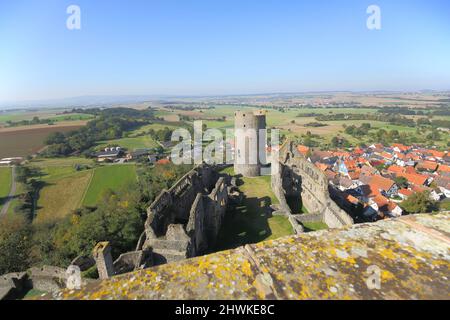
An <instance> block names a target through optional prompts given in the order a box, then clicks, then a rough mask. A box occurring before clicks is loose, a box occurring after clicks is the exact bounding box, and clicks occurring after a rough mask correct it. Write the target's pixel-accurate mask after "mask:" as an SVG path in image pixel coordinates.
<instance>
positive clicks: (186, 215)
mask: <svg viewBox="0 0 450 320" xmlns="http://www.w3.org/2000/svg"><path fill="white" fill-rule="evenodd" d="M226 180H228V179H226V178H225V177H221V175H220V174H219V172H218V170H217V168H216V167H213V166H210V165H206V164H202V165H200V166H198V167H196V168H194V169H193V170H191V171H190V172H188V173H187V174H186V175H185V176H184V177H182V178H181V179H180V180H179V181H178V182H177V183H175V184H174V185H173V186H172V187H171V188H170V189H169V190H164V191H162V192H161V194H160V195H159V196H158V197H157V198H156V199H155V201H154V202H153V203H152V204H151V206H150V207H149V208H148V210H147V220H146V222H145V238H146V239H145V241H144V243H143V246H142V248H143V249H144V250H147V249H152V251H153V263H154V264H155V265H158V264H164V263H167V262H171V261H178V260H183V259H186V258H189V257H194V256H198V255H202V254H205V253H207V252H208V249H209V248H211V247H212V246H213V245H214V243H215V241H216V238H217V234H218V232H219V229H220V226H221V224H222V220H223V217H224V215H225V211H226V206H227V203H228V192H227V183H226Z"/></svg>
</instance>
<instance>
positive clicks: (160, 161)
mask: <svg viewBox="0 0 450 320" xmlns="http://www.w3.org/2000/svg"><path fill="white" fill-rule="evenodd" d="M169 163H170V160H169V159H160V160H158V161H156V164H169Z"/></svg>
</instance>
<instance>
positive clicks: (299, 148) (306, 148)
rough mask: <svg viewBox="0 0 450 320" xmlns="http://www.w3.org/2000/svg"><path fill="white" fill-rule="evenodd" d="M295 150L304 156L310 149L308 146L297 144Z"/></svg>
mask: <svg viewBox="0 0 450 320" xmlns="http://www.w3.org/2000/svg"><path fill="white" fill-rule="evenodd" d="M297 150H298V152H300V153H301V154H303V155H304V156H306V155H307V153H308V151H309V150H310V149H309V147H307V146H302V145H298V146H297Z"/></svg>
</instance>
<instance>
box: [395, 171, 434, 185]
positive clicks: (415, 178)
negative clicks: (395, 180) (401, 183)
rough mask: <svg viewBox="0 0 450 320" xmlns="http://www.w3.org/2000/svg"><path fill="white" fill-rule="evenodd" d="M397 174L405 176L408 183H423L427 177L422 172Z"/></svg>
mask: <svg viewBox="0 0 450 320" xmlns="http://www.w3.org/2000/svg"><path fill="white" fill-rule="evenodd" d="M399 176H401V177H405V178H406V180H408V182H409V183H413V184H417V185H424V184H425V182H426V181H427V179H428V177H427V176H424V175H422V174H414V173H400V174H399Z"/></svg>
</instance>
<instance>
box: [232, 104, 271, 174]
mask: <svg viewBox="0 0 450 320" xmlns="http://www.w3.org/2000/svg"><path fill="white" fill-rule="evenodd" d="M234 115H235V120H234V130H235V154H234V172H235V173H236V174H242V175H243V176H244V177H256V176H259V175H261V162H262V161H263V159H262V157H263V155H265V146H266V133H265V129H266V113H265V111H263V110H259V111H256V112H253V111H237V112H236V113H235V114H234ZM262 129H264V130H262ZM260 130H262V131H260ZM260 151H261V152H260ZM260 153H261V154H260Z"/></svg>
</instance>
